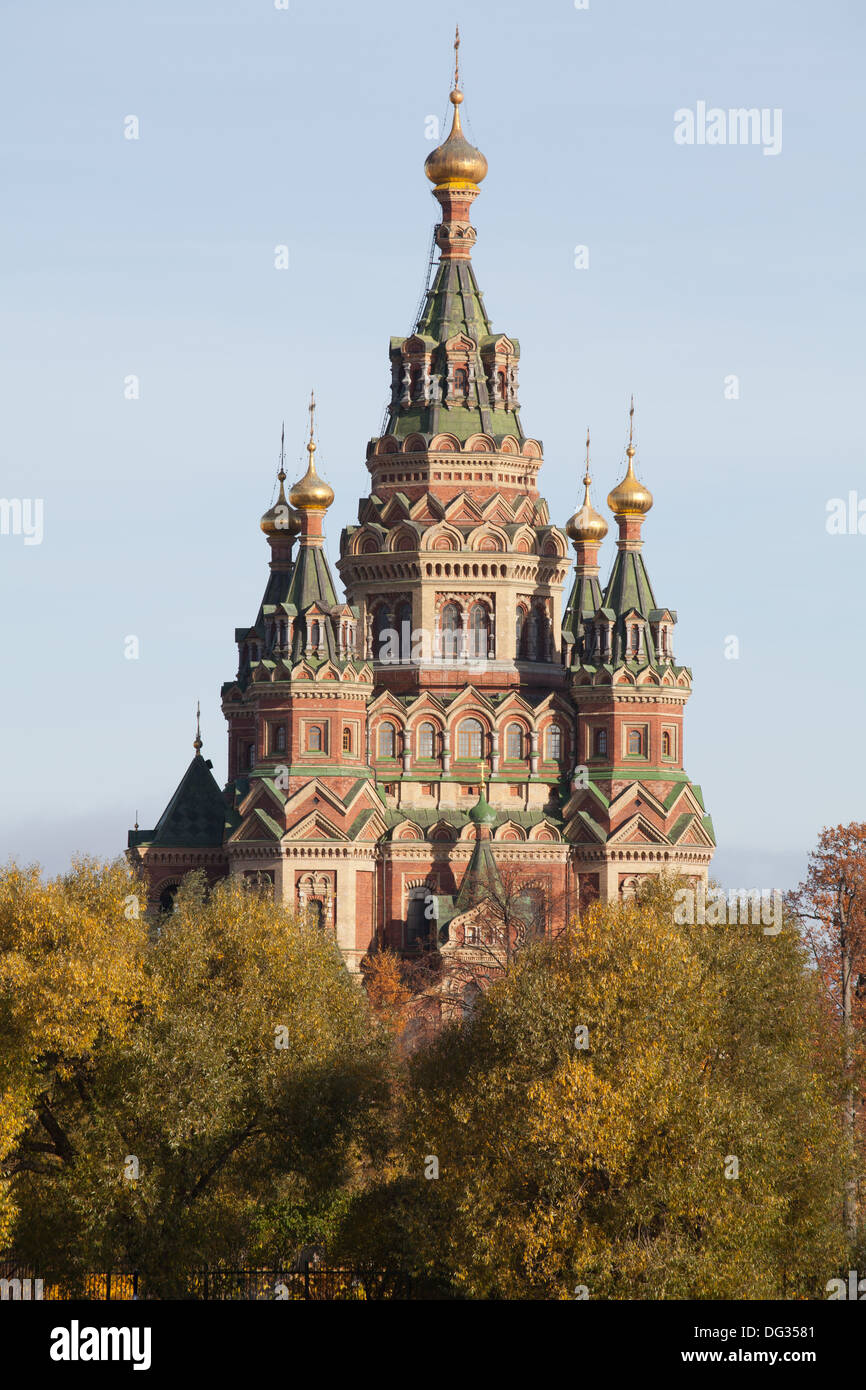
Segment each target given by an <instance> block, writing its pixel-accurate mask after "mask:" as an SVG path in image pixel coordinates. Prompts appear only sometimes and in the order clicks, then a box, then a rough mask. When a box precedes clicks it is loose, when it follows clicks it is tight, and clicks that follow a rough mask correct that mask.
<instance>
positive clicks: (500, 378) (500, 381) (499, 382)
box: [496, 372, 505, 401]
mask: <svg viewBox="0 0 866 1390" xmlns="http://www.w3.org/2000/svg"><path fill="white" fill-rule="evenodd" d="M496 394H497V395H498V396H499V399H500V400H502V401H504V400H505V373H504V372H497V373H496Z"/></svg>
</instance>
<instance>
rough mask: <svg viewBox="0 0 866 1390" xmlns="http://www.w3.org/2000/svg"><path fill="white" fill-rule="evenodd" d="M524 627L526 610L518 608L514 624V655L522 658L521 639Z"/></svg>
mask: <svg viewBox="0 0 866 1390" xmlns="http://www.w3.org/2000/svg"><path fill="white" fill-rule="evenodd" d="M525 627H526V609H525V608H518V610H517V616H516V618H515V622H514V655H515V656H516V657H521V656H523V638H524V629H525Z"/></svg>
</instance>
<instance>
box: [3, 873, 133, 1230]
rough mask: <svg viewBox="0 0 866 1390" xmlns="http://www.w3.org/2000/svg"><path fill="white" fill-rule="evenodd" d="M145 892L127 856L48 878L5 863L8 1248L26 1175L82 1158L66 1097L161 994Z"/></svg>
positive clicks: (50, 1171) (37, 1175)
mask: <svg viewBox="0 0 866 1390" xmlns="http://www.w3.org/2000/svg"><path fill="white" fill-rule="evenodd" d="M140 901H142V899H140V897H139V895H138V891H137V885H136V884H135V882H134V880H133V879H132V878H131V876H130V874H129V871H128V870H127V869H126V867H125V866H124V865H121V864H113V865H110V866H107V867H106V866H100V865H98V864H96V863H94V862H93V861H91V860H87V859H82V860H79V861H77V862H76V863H75V864H74V866H73V868H72V871H71V872H70V873H68V874H66V875H63V876H61V877H59V878H56V879H54V880H53V881H51V882H48V883H46V882H43V881H42V879H41V877H40V874H39V870H38V868H36V867H32V866H31V867H28V868H19V867H18V866H16V865H14V864H13V865H9V866H7V867H6V868H5V869H4V870H3V871H2V872H0V1245H2V1243H4V1242H5V1241H7V1240H8V1239H9V1237H10V1234H11V1230H12V1226H13V1222H14V1217H15V1213H16V1193H17V1191H18V1190H19V1189H20V1188H21V1187H22V1185H23V1184H24V1183H25V1181H26V1180H27V1179H28V1178H29V1179H30V1180H32V1181H34V1182H36V1181H41V1179H42V1178H47V1179H50V1178H51V1177H52V1176H53V1175H55V1174H57V1173H58V1172H60V1171H62V1170H63V1169H68V1168H71V1167H72V1166H73V1165H74V1164H75V1162H76V1160H77V1158H78V1153H77V1149H76V1141H75V1138H74V1137H73V1135H72V1134H71V1133H70V1132H69V1129H68V1126H67V1120H66V1115H65V1108H66V1100H67V1099H68V1098H71V1097H73V1096H76V1095H80V1093H81V1092H83V1091H85V1090H86V1088H87V1087H88V1085H89V1082H90V1078H91V1077H92V1074H93V1071H94V1066H95V1058H96V1056H97V1055H98V1054H99V1053H100V1051H101V1050H102V1049H103V1048H104V1047H105V1046H106V1045H109V1044H111V1043H115V1044H118V1045H121V1044H124V1043H126V1042H128V1040H129V1039H130V1036H131V1033H132V1030H133V1028H134V1026H135V1022H136V1018H137V1017H138V1015H139V1013H140V1010H141V1009H142V1008H143V1007H144V1006H145V1005H146V1002H147V1001H148V999H149V997H150V982H149V980H148V978H147V974H146V971H145V952H146V947H147V929H146V925H145V922H144V918H143V915H142V913H141V911H140Z"/></svg>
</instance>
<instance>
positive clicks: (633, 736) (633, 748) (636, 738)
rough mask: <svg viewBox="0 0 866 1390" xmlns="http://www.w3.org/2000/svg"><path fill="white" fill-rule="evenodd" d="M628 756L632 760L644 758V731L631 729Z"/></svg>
mask: <svg viewBox="0 0 866 1390" xmlns="http://www.w3.org/2000/svg"><path fill="white" fill-rule="evenodd" d="M627 747H628V755H629V757H630V758H640V757H642V756H643V730H642V729H629V731H628V743H627Z"/></svg>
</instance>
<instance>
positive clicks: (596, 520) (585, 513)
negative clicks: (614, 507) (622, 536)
mask: <svg viewBox="0 0 866 1390" xmlns="http://www.w3.org/2000/svg"><path fill="white" fill-rule="evenodd" d="M591 482H592V478H591V477H590V473H589V430H588V429H587V431H586V472H585V474H584V476H583V502H582V503H581V505H580V507H579V508H578V510H577V511H576V512H575V513H574V516H573V517H570V518H569V520H568V521H567V522H566V526H565V530H566V534H567V535H568V536H570V537H571V539H572V541H573V542H574V548H575V550H577V549H578V548H579V547H580V546H581V544H586V543H589V544H590V545H595V546H597V545H599V544H600V543H601V542H602V541H603V540H604V538H605V536H606V535H607V522H606V521H605V520H604V517H601V516H599V514H598V512H597V511H596V510H595V509H594V507H593V505H592V502H591V501H590V498H589V488H590V484H591ZM578 558H579V557H578Z"/></svg>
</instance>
